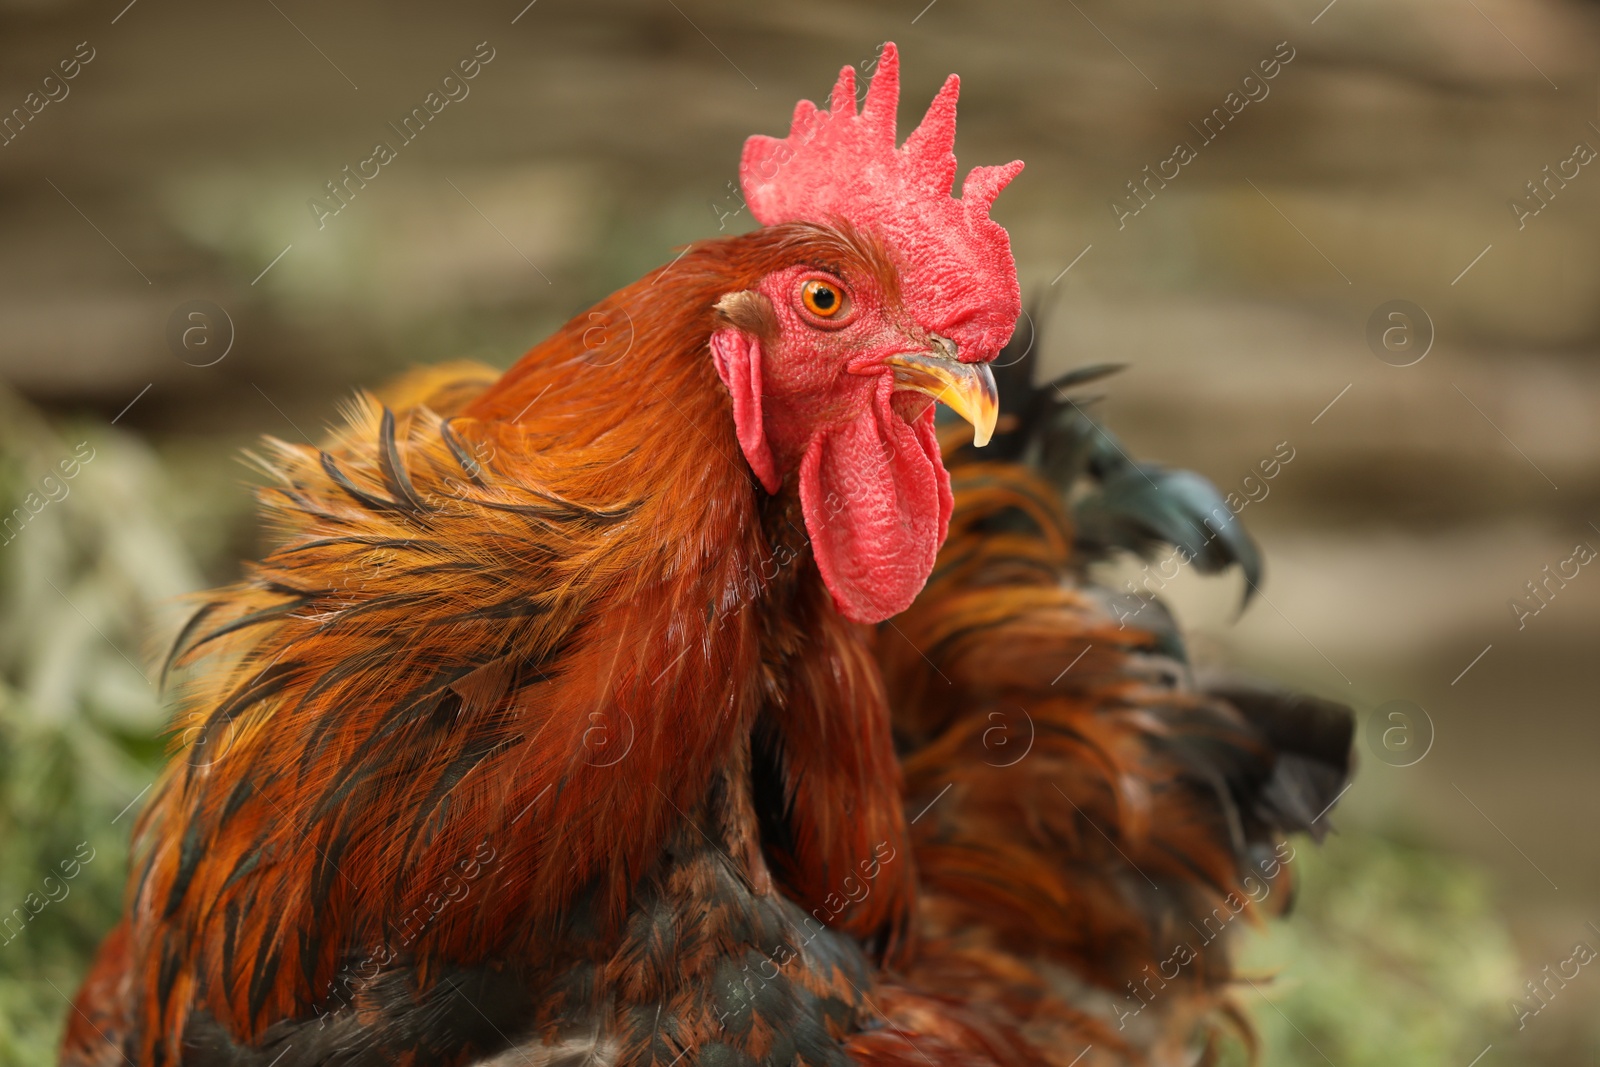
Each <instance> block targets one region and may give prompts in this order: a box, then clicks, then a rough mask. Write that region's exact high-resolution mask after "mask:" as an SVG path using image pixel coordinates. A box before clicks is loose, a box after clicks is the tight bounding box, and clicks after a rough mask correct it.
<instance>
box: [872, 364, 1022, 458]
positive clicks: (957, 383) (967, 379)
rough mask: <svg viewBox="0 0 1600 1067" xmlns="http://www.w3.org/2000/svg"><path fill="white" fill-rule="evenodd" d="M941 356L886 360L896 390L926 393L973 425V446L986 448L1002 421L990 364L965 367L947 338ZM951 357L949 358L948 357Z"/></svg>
mask: <svg viewBox="0 0 1600 1067" xmlns="http://www.w3.org/2000/svg"><path fill="white" fill-rule="evenodd" d="M936 340H937V341H940V342H943V343H942V344H940V345H939V348H940V349H941V352H940V353H939V354H934V353H932V352H898V353H896V354H895V355H892V356H888V357H886V358H885V359H884V361H883V362H884V365H885V366H889V367H893V368H894V387H895V388H896V389H911V390H914V391H915V392H918V393H924V394H926V395H928V396H931V397H933V398H934V399H935V400H937V401H939V402H940V403H941V404H944V405H945V406H946V407H948V408H949V409H950V410H951V411H953V412H955V413H956V414H957V415H960V416H961V417H962V418H963V419H966V420H967V421H968V422H970V423H972V443H973V445H975V446H976V447H978V448H982V447H983V446H984V445H986V444H988V443H989V438H990V437H992V436H993V435H994V424H995V421H996V420H997V419H998V418H999V417H1000V393H999V390H997V389H996V388H995V384H994V374H993V373H992V372H991V371H990V370H989V365H988V364H987V363H962V362H960V361H959V360H957V359H956V358H955V346H954V345H952V344H950V342H948V341H945V340H944V338H942V337H941V338H936ZM945 353H948V354H945Z"/></svg>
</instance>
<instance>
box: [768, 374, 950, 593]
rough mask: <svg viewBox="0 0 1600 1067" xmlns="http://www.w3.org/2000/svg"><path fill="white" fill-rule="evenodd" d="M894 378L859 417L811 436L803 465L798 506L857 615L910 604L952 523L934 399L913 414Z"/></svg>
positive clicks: (828, 571)
mask: <svg viewBox="0 0 1600 1067" xmlns="http://www.w3.org/2000/svg"><path fill="white" fill-rule="evenodd" d="M890 395H891V393H890V382H889V381H888V380H887V379H886V380H885V381H884V387H883V388H882V389H881V390H880V392H879V393H878V395H877V397H875V402H874V403H873V404H872V405H871V406H870V407H869V408H868V409H867V410H866V411H864V412H862V414H861V415H860V416H858V417H857V418H855V419H854V420H852V421H850V422H847V423H844V424H842V425H838V426H834V427H830V428H829V429H826V430H823V431H821V432H819V433H818V434H817V435H816V436H815V437H813V438H812V440H811V444H810V446H809V447H808V448H807V449H806V454H805V458H804V459H803V460H802V461H801V464H800V506H801V510H802V512H803V513H804V515H805V522H806V532H807V533H808V534H810V536H811V545H812V550H813V553H814V554H815V556H816V560H817V567H818V569H819V570H820V571H821V572H822V579H823V581H824V582H826V583H827V586H828V591H829V592H830V593H832V594H833V599H834V603H835V604H836V605H837V606H838V608H839V612H840V613H841V614H842V615H844V617H845V618H847V619H850V620H851V621H853V622H860V623H868V624H871V623H879V622H882V621H883V620H884V619H887V618H889V617H890V616H892V615H897V614H899V613H900V612H902V611H904V610H905V609H906V608H908V607H910V606H911V602H912V601H913V600H915V599H916V596H917V594H918V593H920V592H921V591H922V587H923V585H925V584H926V583H927V581H928V575H930V574H932V573H933V561H934V557H935V556H936V555H938V552H939V546H940V545H942V544H943V543H944V538H945V534H946V533H947V532H948V530H949V527H950V513H951V509H952V507H953V498H952V496H951V492H950V475H949V474H947V473H946V472H945V469H944V463H943V462H942V461H941V460H940V457H939V445H938V441H937V439H936V437H935V434H934V428H933V405H931V404H929V405H928V406H927V407H926V408H925V409H924V410H923V411H922V413H921V414H920V415H919V416H917V417H916V418H915V419H914V420H913V421H911V422H909V423H908V422H907V421H906V420H905V419H903V418H901V417H900V416H899V415H897V414H896V413H895V412H894V411H893V410H892V409H891V407H890V404H889V397H890Z"/></svg>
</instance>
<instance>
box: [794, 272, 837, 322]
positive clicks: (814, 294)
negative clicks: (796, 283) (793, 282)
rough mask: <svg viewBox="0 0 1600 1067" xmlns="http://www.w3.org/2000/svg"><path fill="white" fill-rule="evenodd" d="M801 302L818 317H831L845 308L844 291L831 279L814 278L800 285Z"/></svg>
mask: <svg viewBox="0 0 1600 1067" xmlns="http://www.w3.org/2000/svg"><path fill="white" fill-rule="evenodd" d="M800 302H801V303H802V304H804V305H805V306H806V310H807V311H809V312H811V314H813V315H815V316H817V317H818V318H822V319H831V318H835V317H837V316H838V314H839V312H840V310H842V309H843V308H844V293H843V292H842V291H841V290H840V289H839V287H838V286H837V285H835V284H833V283H832V282H830V281H825V280H823V279H821V278H812V279H811V280H810V281H808V282H806V283H805V284H804V285H802V286H801V287H800Z"/></svg>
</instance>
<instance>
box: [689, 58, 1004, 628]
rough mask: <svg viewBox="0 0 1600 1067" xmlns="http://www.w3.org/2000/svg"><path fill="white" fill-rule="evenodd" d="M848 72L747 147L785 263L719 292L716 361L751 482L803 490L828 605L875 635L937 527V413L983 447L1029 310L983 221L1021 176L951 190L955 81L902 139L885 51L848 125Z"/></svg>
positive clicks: (911, 594) (745, 165)
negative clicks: (1008, 357)
mask: <svg viewBox="0 0 1600 1067" xmlns="http://www.w3.org/2000/svg"><path fill="white" fill-rule="evenodd" d="M854 74H855V72H854V69H853V68H851V67H845V68H844V70H843V71H842V72H841V73H840V75H839V81H838V83H837V84H836V85H835V86H834V89H833V97H832V100H831V102H830V110H827V111H824V110H821V109H819V108H818V107H816V105H814V104H812V103H811V102H810V101H808V100H802V101H800V103H799V104H798V105H797V106H796V108H795V113H794V121H793V125H792V127H791V129H790V132H789V136H788V137H786V138H783V139H781V140H780V139H777V138H773V137H764V136H755V137H751V138H750V139H749V141H748V142H746V144H745V149H744V158H743V161H742V164H741V167H740V180H741V182H742V184H743V186H744V194H745V199H746V201H747V202H748V203H749V205H750V208H751V211H752V213H753V214H754V216H755V217H756V219H757V220H758V221H760V222H761V223H762V224H763V225H764V226H766V227H768V228H769V229H770V230H772V231H774V232H775V234H776V236H777V237H778V238H779V239H780V240H781V241H782V242H783V243H784V245H785V246H786V247H788V248H789V249H791V250H792V255H790V256H789V257H788V262H787V264H786V265H784V266H782V267H780V268H779V269H776V270H773V271H771V272H769V273H767V274H766V275H764V276H763V277H762V278H761V279H760V281H759V282H758V283H757V284H756V285H754V286H753V287H751V288H749V289H743V290H740V291H737V292H732V293H728V294H726V295H724V296H723V297H722V299H721V300H720V301H719V302H718V304H717V313H718V328H717V330H716V331H715V332H714V333H713V334H712V337H711V354H712V358H713V361H714V363H715V365H716V368H717V373H718V374H719V375H720V376H721V378H722V381H723V383H724V384H725V385H726V386H727V388H728V391H729V393H730V394H731V395H732V398H733V416H734V422H735V428H736V431H737V435H738V439H739V444H740V447H741V449H742V450H743V452H744V455H745V458H746V459H747V460H748V461H749V463H750V466H751V469H752V470H753V471H754V472H755V474H756V476H757V477H758V478H759V479H760V481H761V483H762V485H763V486H765V487H766V489H767V491H768V492H771V493H777V492H779V491H780V489H781V487H782V486H783V485H784V483H785V482H786V481H787V480H788V479H789V477H790V476H791V475H793V476H795V477H796V478H797V481H798V488H799V495H800V503H801V510H802V513H803V515H804V517H805V523H806V533H807V535H808V536H809V538H810V540H811V543H812V547H813V551H814V554H815V557H816V560H817V565H818V568H819V570H820V571H821V573H822V578H823V580H824V581H825V582H826V583H827V586H828V589H829V591H830V592H831V593H832V595H833V599H834V602H835V604H836V605H837V606H838V608H839V610H840V611H841V612H842V613H843V614H844V615H845V616H846V617H847V618H849V619H851V620H854V621H856V622H862V623H877V622H881V621H883V620H884V619H887V618H889V617H890V616H891V615H894V614H897V613H898V612H900V611H903V610H905V608H907V607H908V606H910V604H911V602H912V600H913V599H915V597H916V595H917V593H918V592H920V591H921V589H922V586H923V585H924V583H926V581H927V579H928V575H929V574H930V573H931V572H932V570H933V562H934V557H935V556H936V555H937V554H938V550H939V546H940V545H941V544H942V543H943V542H944V538H945V533H946V531H947V529H948V527H949V523H950V510H951V493H950V478H949V475H948V474H947V473H946V472H945V469H944V464H943V461H942V460H941V459H940V454H939V446H938V442H937V440H936V439H935V436H934V425H933V419H934V411H933V409H934V404H935V401H941V402H943V403H945V404H946V405H948V406H949V407H950V408H952V409H953V410H954V411H955V412H957V413H958V414H960V415H961V416H963V417H964V418H966V419H967V420H968V421H969V422H971V423H972V424H973V428H974V437H975V443H976V444H978V445H982V444H984V443H985V442H987V441H988V439H989V435H990V433H991V432H992V431H993V429H994V424H995V418H996V415H997V413H998V397H997V395H996V392H995V384H994V377H993V375H992V374H991V373H990V371H989V368H988V366H987V364H988V363H989V362H990V361H991V360H993V359H994V357H995V356H996V355H997V354H998V353H999V352H1000V350H1001V348H1003V347H1004V346H1005V343H1006V341H1007V340H1008V339H1009V338H1010V336H1011V331H1012V328H1013V326H1014V325H1015V323H1016V320H1017V315H1018V313H1019V311H1020V307H1021V298H1020V293H1019V290H1018V286H1017V270H1016V262H1015V260H1013V258H1012V255H1011V243H1010V239H1009V238H1008V237H1007V235H1006V231H1005V230H1004V229H1003V228H1002V227H1001V226H1000V225H999V224H998V223H996V222H994V221H993V220H992V219H990V218H989V207H990V205H991V204H992V203H993V202H994V199H995V197H996V196H997V195H999V193H1000V190H1001V189H1002V188H1004V187H1005V185H1006V183H1007V182H1009V181H1010V180H1011V179H1012V177H1014V176H1015V175H1016V173H1017V172H1018V171H1020V170H1021V169H1022V164H1021V163H1020V162H1013V163H1008V164H1006V165H1005V166H1001V167H978V168H975V169H974V170H973V171H972V172H971V173H969V174H968V175H967V178H966V181H965V182H964V183H963V185H962V195H961V197H960V198H959V199H957V198H955V197H953V196H951V195H950V192H951V188H952V186H953V183H954V181H955V176H956V157H955V151H954V144H955V115H956V96H957V93H958V91H959V88H960V81H959V79H958V78H957V77H956V76H955V75H953V74H952V75H951V76H950V78H949V79H948V80H947V81H946V82H945V84H944V88H943V89H941V90H940V91H939V94H938V96H937V97H935V98H934V101H933V104H932V106H931V107H930V108H929V109H928V113H927V115H926V117H925V118H924V119H923V120H922V123H921V125H919V126H918V127H917V128H916V130H915V131H913V132H912V134H911V136H910V137H908V138H907V139H906V142H905V144H904V145H899V144H897V141H896V134H895V110H896V107H897V105H898V103H899V96H900V77H899V57H898V54H897V52H896V50H895V47H894V45H893V44H886V45H885V46H884V48H883V52H882V54H881V55H880V57H879V61H878V66H877V72H876V74H875V75H874V77H873V79H872V84H871V87H870V88H869V90H868V92H867V94H866V100H865V103H864V105H863V106H862V108H861V110H860V112H859V113H858V112H857V110H856V86H855V76H854Z"/></svg>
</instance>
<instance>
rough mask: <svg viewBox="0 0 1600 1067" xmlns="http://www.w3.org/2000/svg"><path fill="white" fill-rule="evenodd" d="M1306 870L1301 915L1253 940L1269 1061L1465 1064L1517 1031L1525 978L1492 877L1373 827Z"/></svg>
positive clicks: (1319, 855)
mask: <svg viewBox="0 0 1600 1067" xmlns="http://www.w3.org/2000/svg"><path fill="white" fill-rule="evenodd" d="M1295 867H1296V868H1297V873H1298V877H1299V879H1300V883H1299V884H1300V888H1299V899H1298V900H1297V901H1296V906H1295V910H1294V913H1293V915H1292V916H1291V917H1290V918H1289V919H1288V920H1287V921H1283V922H1276V923H1272V924H1271V925H1270V926H1268V927H1267V928H1266V929H1265V930H1264V931H1259V932H1252V933H1250V934H1248V935H1247V936H1246V939H1245V941H1244V942H1243V943H1242V944H1241V945H1240V949H1241V951H1240V953H1239V965H1240V971H1241V973H1243V974H1245V975H1247V976H1249V977H1251V978H1252V979H1253V980H1254V981H1255V984H1256V986H1257V987H1258V988H1259V992H1257V991H1256V990H1252V989H1251V988H1250V987H1249V986H1248V985H1245V986H1243V988H1242V991H1241V1002H1242V1003H1243V1004H1244V1005H1245V1007H1246V1008H1247V1010H1248V1011H1249V1013H1250V1015H1251V1016H1252V1017H1253V1018H1254V1020H1255V1023H1256V1027H1257V1029H1258V1030H1259V1032H1260V1034H1261V1037H1262V1046H1263V1048H1262V1057H1261V1062H1262V1063H1264V1064H1269V1065H1271V1067H1327V1064H1328V1063H1329V1062H1332V1063H1335V1064H1338V1067H1411V1065H1416V1067H1435V1065H1438V1064H1458V1065H1461V1067H1465V1065H1466V1064H1467V1063H1469V1062H1471V1061H1472V1059H1473V1058H1474V1057H1475V1056H1477V1055H1478V1053H1480V1052H1482V1051H1483V1049H1484V1046H1486V1045H1488V1044H1489V1043H1490V1042H1491V1041H1492V1040H1494V1039H1495V1036H1496V1035H1497V1034H1498V1033H1503V1032H1504V1030H1505V1026H1504V1023H1505V1019H1506V1017H1507V1016H1506V1008H1505V1000H1506V991H1507V990H1514V989H1516V988H1517V987H1518V985H1519V984H1520V982H1521V979H1520V977H1519V974H1518V967H1517V957H1516V954H1515V952H1514V950H1513V948H1512V945H1511V940H1510V936H1509V934H1508V932H1507V930H1506V927H1505V924H1504V922H1503V920H1502V919H1501V918H1500V916H1499V914H1498V912H1497V910H1496V908H1495V906H1494V903H1493V900H1492V898H1491V896H1490V892H1489V886H1488V881H1487V879H1486V878H1485V877H1484V876H1483V875H1482V874H1480V873H1479V872H1477V871H1475V870H1473V869H1471V868H1470V867H1468V866H1467V865H1466V864H1464V863H1461V862H1459V861H1457V860H1454V859H1450V858H1448V857H1446V856H1443V855H1441V854H1439V853H1437V852H1433V851H1430V850H1428V849H1427V848H1424V847H1422V846H1419V845H1414V844H1410V843H1406V842H1403V841H1401V840H1397V839H1395V838H1393V837H1386V836H1383V835H1381V834H1379V833H1377V832H1374V831H1372V830H1371V829H1367V830H1363V831H1346V832H1345V833H1343V834H1339V835H1336V836H1334V837H1331V838H1329V839H1328V841H1327V842H1326V843H1325V844H1324V845H1323V846H1322V847H1321V848H1316V847H1313V846H1311V845H1310V844H1309V843H1304V844H1299V845H1298V849H1297V855H1296V859H1295ZM1226 1062H1227V1063H1228V1067H1235V1065H1237V1064H1243V1063H1245V1062H1246V1057H1245V1056H1244V1055H1243V1053H1242V1052H1240V1051H1239V1050H1238V1049H1234V1050H1231V1057H1230V1059H1229V1060H1228V1061H1226ZM1502 1062H1504V1061H1502Z"/></svg>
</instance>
